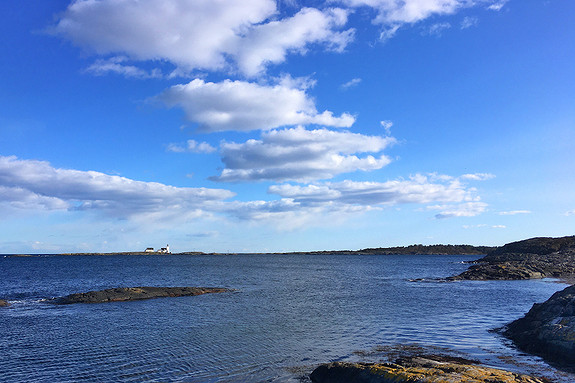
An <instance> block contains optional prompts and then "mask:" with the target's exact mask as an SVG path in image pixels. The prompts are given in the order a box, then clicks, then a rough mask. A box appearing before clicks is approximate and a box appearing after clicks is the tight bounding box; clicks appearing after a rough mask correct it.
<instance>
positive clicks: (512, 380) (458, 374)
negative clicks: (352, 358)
mask: <svg viewBox="0 0 575 383" xmlns="http://www.w3.org/2000/svg"><path fill="white" fill-rule="evenodd" d="M310 379H311V381H312V382H313V383H410V382H420V383H426V382H427V383H433V382H450V383H464V382H476V383H480V382H484V383H493V382H498V383H544V381H543V380H541V379H538V378H535V377H532V376H528V375H522V374H517V373H514V372H510V371H505V370H499V369H496V368H491V367H484V366H480V365H478V364H476V363H475V362H473V361H462V360H460V359H457V358H453V359H452V358H437V357H435V356H414V357H408V358H401V359H399V360H396V361H395V362H394V363H346V362H333V363H328V364H323V365H321V366H319V367H317V368H316V369H315V370H314V371H313V372H312V373H311V375H310Z"/></svg>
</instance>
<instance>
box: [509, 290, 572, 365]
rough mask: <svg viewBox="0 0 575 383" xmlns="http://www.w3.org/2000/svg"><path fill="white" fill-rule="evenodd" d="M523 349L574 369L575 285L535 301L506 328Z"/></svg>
mask: <svg viewBox="0 0 575 383" xmlns="http://www.w3.org/2000/svg"><path fill="white" fill-rule="evenodd" d="M503 335H504V336H506V337H507V338H509V339H511V340H512V341H513V342H514V343H515V344H516V345H517V346H518V347H519V348H520V349H522V350H524V351H527V352H530V353H533V354H536V355H539V356H541V357H543V358H544V359H546V360H548V361H550V362H554V363H556V364H559V365H562V366H566V367H570V368H575V286H570V287H567V288H566V289H564V290H562V291H559V292H557V293H555V294H553V295H552V296H551V298H549V299H548V300H547V301H546V302H544V303H539V304H537V303H536V304H534V305H533V307H532V308H531V310H529V312H528V313H527V314H525V316H524V317H523V318H520V319H517V320H516V321H514V322H511V323H510V324H509V325H507V326H506V328H505V329H504V331H503Z"/></svg>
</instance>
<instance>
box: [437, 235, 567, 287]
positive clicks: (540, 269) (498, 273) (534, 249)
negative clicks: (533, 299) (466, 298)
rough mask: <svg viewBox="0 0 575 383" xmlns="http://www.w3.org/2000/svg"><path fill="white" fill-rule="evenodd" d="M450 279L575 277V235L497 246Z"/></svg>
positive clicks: (533, 239) (534, 239) (532, 239)
mask: <svg viewBox="0 0 575 383" xmlns="http://www.w3.org/2000/svg"><path fill="white" fill-rule="evenodd" d="M476 263H477V264H475V265H473V266H471V267H470V268H469V269H468V270H467V271H465V272H463V273H461V274H459V275H457V276H454V277H450V278H448V279H449V280H462V279H466V280H492V279H497V280H501V279H539V278H547V277H549V278H568V279H573V278H574V277H575V236H571V237H562V238H531V239H527V240H524V241H519V242H513V243H509V244H507V245H505V246H502V247H500V248H497V249H496V250H494V251H492V252H491V253H489V254H487V255H486V256H485V257H483V258H481V259H479V260H477V261H476Z"/></svg>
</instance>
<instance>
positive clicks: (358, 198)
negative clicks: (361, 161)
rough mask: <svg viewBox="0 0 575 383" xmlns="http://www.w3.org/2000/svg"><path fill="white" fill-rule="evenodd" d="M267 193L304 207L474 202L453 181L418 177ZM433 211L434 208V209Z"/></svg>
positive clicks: (281, 188)
mask: <svg viewBox="0 0 575 383" xmlns="http://www.w3.org/2000/svg"><path fill="white" fill-rule="evenodd" d="M269 192H270V193H273V194H278V195H280V196H281V197H283V198H290V199H293V200H294V201H297V202H300V203H304V204H318V203H325V202H330V203H334V202H337V203H343V204H350V205H361V206H377V205H397V204H406V203H414V204H429V203H437V202H466V203H473V202H476V201H475V200H476V199H477V197H476V196H474V194H473V190H470V189H468V188H466V187H465V186H464V185H463V184H462V183H461V182H459V181H458V180H457V179H456V178H452V177H445V178H442V177H437V176H436V175H422V174H417V175H414V176H412V177H410V178H409V179H399V180H394V181H387V182H355V181H349V180H348V181H342V182H337V183H329V182H328V183H324V184H315V185H306V186H299V185H291V184H283V185H274V186H271V187H270V188H269ZM434 208H435V207H434Z"/></svg>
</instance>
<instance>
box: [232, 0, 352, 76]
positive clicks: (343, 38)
mask: <svg viewBox="0 0 575 383" xmlns="http://www.w3.org/2000/svg"><path fill="white" fill-rule="evenodd" d="M346 22H347V11H345V10H343V9H328V10H326V11H320V10H318V9H315V8H303V9H302V10H300V11H299V12H298V13H297V14H296V15H294V16H293V17H291V18H286V19H283V20H278V21H271V22H269V23H266V24H261V25H258V26H255V27H254V28H253V29H252V30H251V31H250V32H248V33H247V34H246V36H244V37H242V38H239V39H238V41H237V42H236V43H234V44H233V47H234V48H233V51H230V52H229V53H230V54H232V55H233V56H234V57H235V60H236V61H237V65H238V67H239V69H240V71H241V72H242V73H244V74H246V75H248V76H255V75H257V74H259V73H261V72H263V71H264V67H265V65H266V64H268V63H273V64H278V63H282V62H284V61H285V59H286V54H287V53H289V52H300V53H305V51H306V47H307V46H308V45H309V44H313V43H323V44H326V45H327V46H328V49H331V50H334V51H338V52H341V51H343V49H344V48H345V47H346V46H347V45H348V44H349V42H351V41H352V40H353V35H354V32H353V30H351V29H350V30H346V31H343V32H335V31H334V29H337V28H339V27H342V26H343V25H345V23H346Z"/></svg>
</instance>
